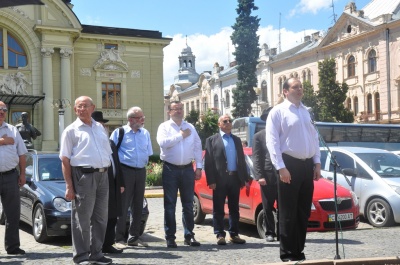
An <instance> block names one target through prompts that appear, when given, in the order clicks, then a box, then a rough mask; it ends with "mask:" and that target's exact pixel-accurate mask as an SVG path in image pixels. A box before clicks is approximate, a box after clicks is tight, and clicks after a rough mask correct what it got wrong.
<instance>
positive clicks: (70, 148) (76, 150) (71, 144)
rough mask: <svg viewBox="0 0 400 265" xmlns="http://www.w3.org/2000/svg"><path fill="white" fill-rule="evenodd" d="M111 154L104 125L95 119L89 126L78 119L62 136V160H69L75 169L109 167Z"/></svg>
mask: <svg viewBox="0 0 400 265" xmlns="http://www.w3.org/2000/svg"><path fill="white" fill-rule="evenodd" d="M111 154H112V151H111V147H110V142H109V140H108V136H107V134H106V131H105V130H104V128H103V125H101V124H100V123H98V122H96V121H95V120H93V119H92V126H89V125H87V124H85V123H83V122H82V121H81V120H80V119H79V118H77V119H76V120H75V121H74V122H73V123H71V124H70V125H69V126H68V127H67V128H65V130H64V131H63V133H62V135H61V146H60V158H62V157H63V156H65V157H67V158H69V159H70V164H71V166H73V167H82V166H90V167H93V168H105V167H109V166H110V165H111V161H110V156H111Z"/></svg>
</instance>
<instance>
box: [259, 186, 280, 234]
mask: <svg viewBox="0 0 400 265" xmlns="http://www.w3.org/2000/svg"><path fill="white" fill-rule="evenodd" d="M260 188H261V200H262V205H263V210H264V220H265V226H266V229H265V235H266V236H273V237H276V232H275V230H276V228H275V218H274V212H275V211H276V209H275V207H274V203H275V201H276V200H277V199H278V187H277V184H275V183H274V184H268V182H267V185H264V186H261V185H260Z"/></svg>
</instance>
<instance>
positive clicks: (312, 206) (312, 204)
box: [311, 202, 317, 211]
mask: <svg viewBox="0 0 400 265" xmlns="http://www.w3.org/2000/svg"><path fill="white" fill-rule="evenodd" d="M315 210H317V208H315V205H314V203H313V202H312V203H311V211H315Z"/></svg>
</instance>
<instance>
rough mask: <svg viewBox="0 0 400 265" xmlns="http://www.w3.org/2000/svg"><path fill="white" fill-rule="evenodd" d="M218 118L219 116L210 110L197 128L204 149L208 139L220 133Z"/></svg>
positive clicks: (201, 118) (202, 117)
mask: <svg viewBox="0 0 400 265" xmlns="http://www.w3.org/2000/svg"><path fill="white" fill-rule="evenodd" d="M218 118H219V116H218V114H216V113H214V112H213V111H211V110H208V111H207V112H206V113H205V114H204V115H202V116H201V117H200V122H199V123H198V124H197V125H196V126H195V127H196V130H197V133H198V134H199V136H200V139H201V145H202V147H203V149H204V147H205V144H206V139H207V138H208V137H210V136H211V135H213V134H215V133H216V132H218Z"/></svg>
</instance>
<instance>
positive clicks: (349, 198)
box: [193, 148, 360, 238]
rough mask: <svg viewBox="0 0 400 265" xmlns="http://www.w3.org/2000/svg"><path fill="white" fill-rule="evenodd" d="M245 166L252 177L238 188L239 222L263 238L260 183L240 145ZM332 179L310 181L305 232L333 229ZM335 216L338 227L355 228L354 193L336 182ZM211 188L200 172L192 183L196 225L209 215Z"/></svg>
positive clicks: (356, 200) (251, 163)
mask: <svg viewBox="0 0 400 265" xmlns="http://www.w3.org/2000/svg"><path fill="white" fill-rule="evenodd" d="M244 154H245V158H246V163H247V167H248V169H249V171H250V176H251V177H252V180H251V181H250V182H249V183H247V185H246V186H245V187H244V188H242V189H241V191H240V200H239V208H240V209H239V210H240V221H241V222H244V223H249V224H254V225H256V226H257V231H258V234H259V236H260V237H261V238H264V237H265V224H264V219H263V208H262V203H261V191H260V185H259V184H258V182H257V181H255V180H253V179H254V174H253V161H252V159H251V155H252V149H251V148H244ZM333 188H334V187H333V182H331V181H329V180H327V179H322V178H321V179H320V180H318V181H314V195H313V202H312V205H311V216H310V218H309V220H308V229H307V231H309V232H311V231H328V230H334V229H335V204H334V193H333ZM337 200H338V219H339V220H340V226H339V228H340V227H341V228H342V229H355V228H357V226H358V224H359V222H360V218H359V214H360V213H359V205H358V199H357V196H356V195H355V193H353V192H352V191H349V190H347V189H345V188H344V187H342V186H340V185H337ZM212 209H213V205H212V190H211V189H209V188H208V186H207V180H206V176H205V173H204V170H203V171H202V176H201V179H200V180H198V181H196V182H195V188H194V201H193V211H194V221H195V223H196V224H200V223H202V222H203V221H204V219H205V216H206V214H212ZM228 212H229V211H228V204H225V215H226V217H227V216H228Z"/></svg>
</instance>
